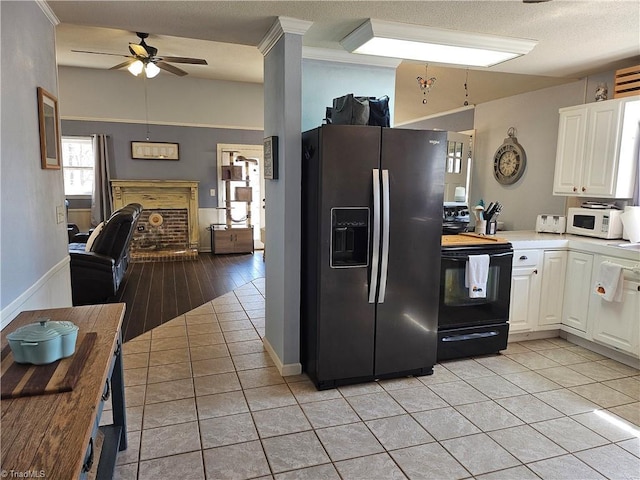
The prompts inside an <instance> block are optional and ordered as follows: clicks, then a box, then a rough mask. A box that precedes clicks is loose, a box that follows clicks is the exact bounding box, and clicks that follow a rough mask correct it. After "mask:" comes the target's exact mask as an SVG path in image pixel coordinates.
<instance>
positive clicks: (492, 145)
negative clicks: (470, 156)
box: [469, 81, 585, 230]
mask: <svg viewBox="0 0 640 480" xmlns="http://www.w3.org/2000/svg"><path fill="white" fill-rule="evenodd" d="M584 85H585V83H584V81H578V82H573V83H569V84H566V85H561V86H557V87H550V88H546V89H543V90H538V91H535V92H529V93H524V94H521V95H516V96H513V97H508V98H503V99H500V100H495V101H492V102H487V103H482V104H480V105H477V106H476V108H475V120H474V128H475V129H476V145H475V157H474V164H473V173H472V180H471V192H470V198H469V202H470V204H471V205H472V206H473V205H476V204H477V203H478V201H479V200H480V199H481V198H482V199H484V201H485V204H488V203H489V202H491V201H499V202H500V203H502V204H503V205H504V210H503V211H502V214H501V215H500V218H499V220H501V221H504V222H505V229H507V230H533V229H534V228H535V223H536V216H537V215H538V214H540V213H552V214H564V213H565V208H566V207H565V197H554V196H553V195H552V190H553V172H554V167H555V161H556V143H557V140H558V119H559V116H558V109H560V108H562V107H567V106H570V105H578V104H581V103H584V90H585V87H584ZM509 127H514V128H516V130H517V138H518V142H519V143H520V144H521V145H522V146H523V148H524V150H525V152H526V154H527V167H526V170H525V173H524V175H523V176H522V177H521V178H520V180H518V182H516V183H515V184H513V185H501V184H499V183H498V182H497V181H496V180H495V178H494V176H493V156H494V154H495V152H496V150H497V149H498V147H499V146H500V145H501V144H502V142H503V141H504V139H505V138H506V137H507V130H508V129H509Z"/></svg>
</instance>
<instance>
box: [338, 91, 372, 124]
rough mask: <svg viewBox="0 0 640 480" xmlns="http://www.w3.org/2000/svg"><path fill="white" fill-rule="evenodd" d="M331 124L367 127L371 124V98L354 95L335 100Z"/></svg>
mask: <svg viewBox="0 0 640 480" xmlns="http://www.w3.org/2000/svg"><path fill="white" fill-rule="evenodd" d="M331 123H332V124H333V125H367V124H368V123H369V98H368V97H354V96H353V93H349V94H348V95H344V96H342V97H337V98H334V99H333V108H332V109H331Z"/></svg>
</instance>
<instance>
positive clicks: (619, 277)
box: [594, 262, 624, 302]
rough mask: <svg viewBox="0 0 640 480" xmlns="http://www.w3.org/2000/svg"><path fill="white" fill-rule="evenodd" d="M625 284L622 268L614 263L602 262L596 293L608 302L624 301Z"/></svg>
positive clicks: (597, 278)
mask: <svg viewBox="0 0 640 480" xmlns="http://www.w3.org/2000/svg"><path fill="white" fill-rule="evenodd" d="M623 282H624V279H623V273H622V266H621V265H617V264H615V263H612V262H602V263H601V264H600V269H599V270H598V276H597V277H596V283H595V286H594V289H595V293H596V294H598V295H600V296H601V297H602V298H603V299H604V300H606V301H607V302H621V301H622V290H623V288H622V284H623Z"/></svg>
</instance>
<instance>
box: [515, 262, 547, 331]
mask: <svg viewBox="0 0 640 480" xmlns="http://www.w3.org/2000/svg"><path fill="white" fill-rule="evenodd" d="M539 304H540V282H539V275H538V268H537V267H517V268H516V267H514V268H513V270H512V272H511V303H510V306H509V332H525V331H530V330H532V329H533V327H534V326H535V320H536V319H537V317H538V307H539Z"/></svg>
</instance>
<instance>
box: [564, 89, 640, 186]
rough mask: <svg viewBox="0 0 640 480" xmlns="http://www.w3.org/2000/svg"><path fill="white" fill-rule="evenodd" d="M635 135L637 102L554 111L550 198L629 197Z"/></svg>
mask: <svg viewBox="0 0 640 480" xmlns="http://www.w3.org/2000/svg"><path fill="white" fill-rule="evenodd" d="M639 131H640V98H639V97H630V98H621V99H616V100H609V101H605V102H596V103H589V104H586V105H579V106H575V107H568V108H562V109H560V126H559V129H558V149H557V153H556V169H555V176H554V182H553V193H554V194H555V195H569V196H582V197H602V198H631V197H632V196H633V178H634V174H635V170H636V168H638V144H637V141H638V138H639V137H640V132H639Z"/></svg>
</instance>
